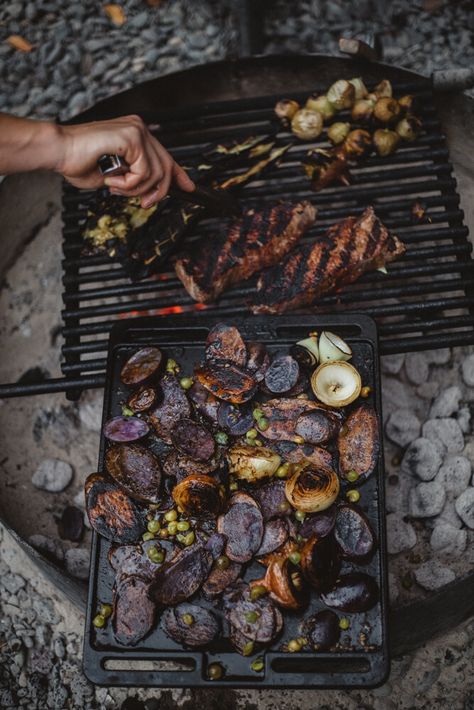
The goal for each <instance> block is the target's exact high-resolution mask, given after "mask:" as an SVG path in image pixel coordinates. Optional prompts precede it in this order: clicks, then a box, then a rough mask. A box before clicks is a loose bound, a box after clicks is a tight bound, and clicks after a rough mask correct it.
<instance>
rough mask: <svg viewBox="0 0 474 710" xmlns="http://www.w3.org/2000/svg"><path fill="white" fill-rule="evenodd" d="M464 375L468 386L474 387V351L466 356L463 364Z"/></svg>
mask: <svg viewBox="0 0 474 710" xmlns="http://www.w3.org/2000/svg"><path fill="white" fill-rule="evenodd" d="M461 372H462V377H463V380H464V382H465V383H466V385H468V387H474V353H473V354H472V355H468V356H467V357H466V358H464V360H463V362H462V365H461Z"/></svg>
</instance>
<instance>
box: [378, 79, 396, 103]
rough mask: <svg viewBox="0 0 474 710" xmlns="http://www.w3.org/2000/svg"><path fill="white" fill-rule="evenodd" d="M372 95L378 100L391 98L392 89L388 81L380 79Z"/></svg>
mask: <svg viewBox="0 0 474 710" xmlns="http://www.w3.org/2000/svg"><path fill="white" fill-rule="evenodd" d="M374 94H375V95H376V96H378V97H379V98H391V97H392V96H393V89H392V85H391V83H390V81H389V80H388V79H382V81H381V82H380V83H379V84H377V86H376V87H375V89H374Z"/></svg>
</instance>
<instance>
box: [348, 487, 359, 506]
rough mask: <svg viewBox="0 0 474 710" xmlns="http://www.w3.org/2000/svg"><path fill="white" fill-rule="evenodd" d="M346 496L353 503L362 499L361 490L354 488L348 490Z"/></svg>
mask: <svg viewBox="0 0 474 710" xmlns="http://www.w3.org/2000/svg"><path fill="white" fill-rule="evenodd" d="M346 498H347V500H348V501H350V502H351V503H357V501H359V500H360V493H359V491H356V490H354V489H352V490H350V491H347V493H346Z"/></svg>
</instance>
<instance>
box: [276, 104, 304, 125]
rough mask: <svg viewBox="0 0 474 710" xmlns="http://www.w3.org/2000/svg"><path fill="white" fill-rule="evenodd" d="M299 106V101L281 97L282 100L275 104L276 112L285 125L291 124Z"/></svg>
mask: <svg viewBox="0 0 474 710" xmlns="http://www.w3.org/2000/svg"><path fill="white" fill-rule="evenodd" d="M299 108H300V105H299V103H298V102H297V101H293V99H281V101H279V102H278V103H277V104H276V105H275V113H276V115H277V116H278V118H279V119H280V120H281V121H282V122H283V123H284V124H285V125H289V123H290V121H291V119H292V118H293V116H294V115H295V113H296V112H297V111H298V110H299Z"/></svg>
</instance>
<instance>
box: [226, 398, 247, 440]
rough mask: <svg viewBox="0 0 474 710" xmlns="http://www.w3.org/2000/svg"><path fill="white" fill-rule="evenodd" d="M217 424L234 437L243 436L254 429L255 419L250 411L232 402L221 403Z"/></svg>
mask: <svg viewBox="0 0 474 710" xmlns="http://www.w3.org/2000/svg"><path fill="white" fill-rule="evenodd" d="M217 423H218V425H219V426H220V427H222V428H223V429H225V430H226V431H228V432H229V434H231V435H232V436H242V435H243V434H246V433H247V432H248V431H249V429H251V428H252V426H253V417H252V413H251V412H250V410H248V409H247V410H246V409H243V408H239V407H237V406H235V405H234V404H231V403H230V402H221V403H220V405H219V409H218V413H217Z"/></svg>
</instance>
